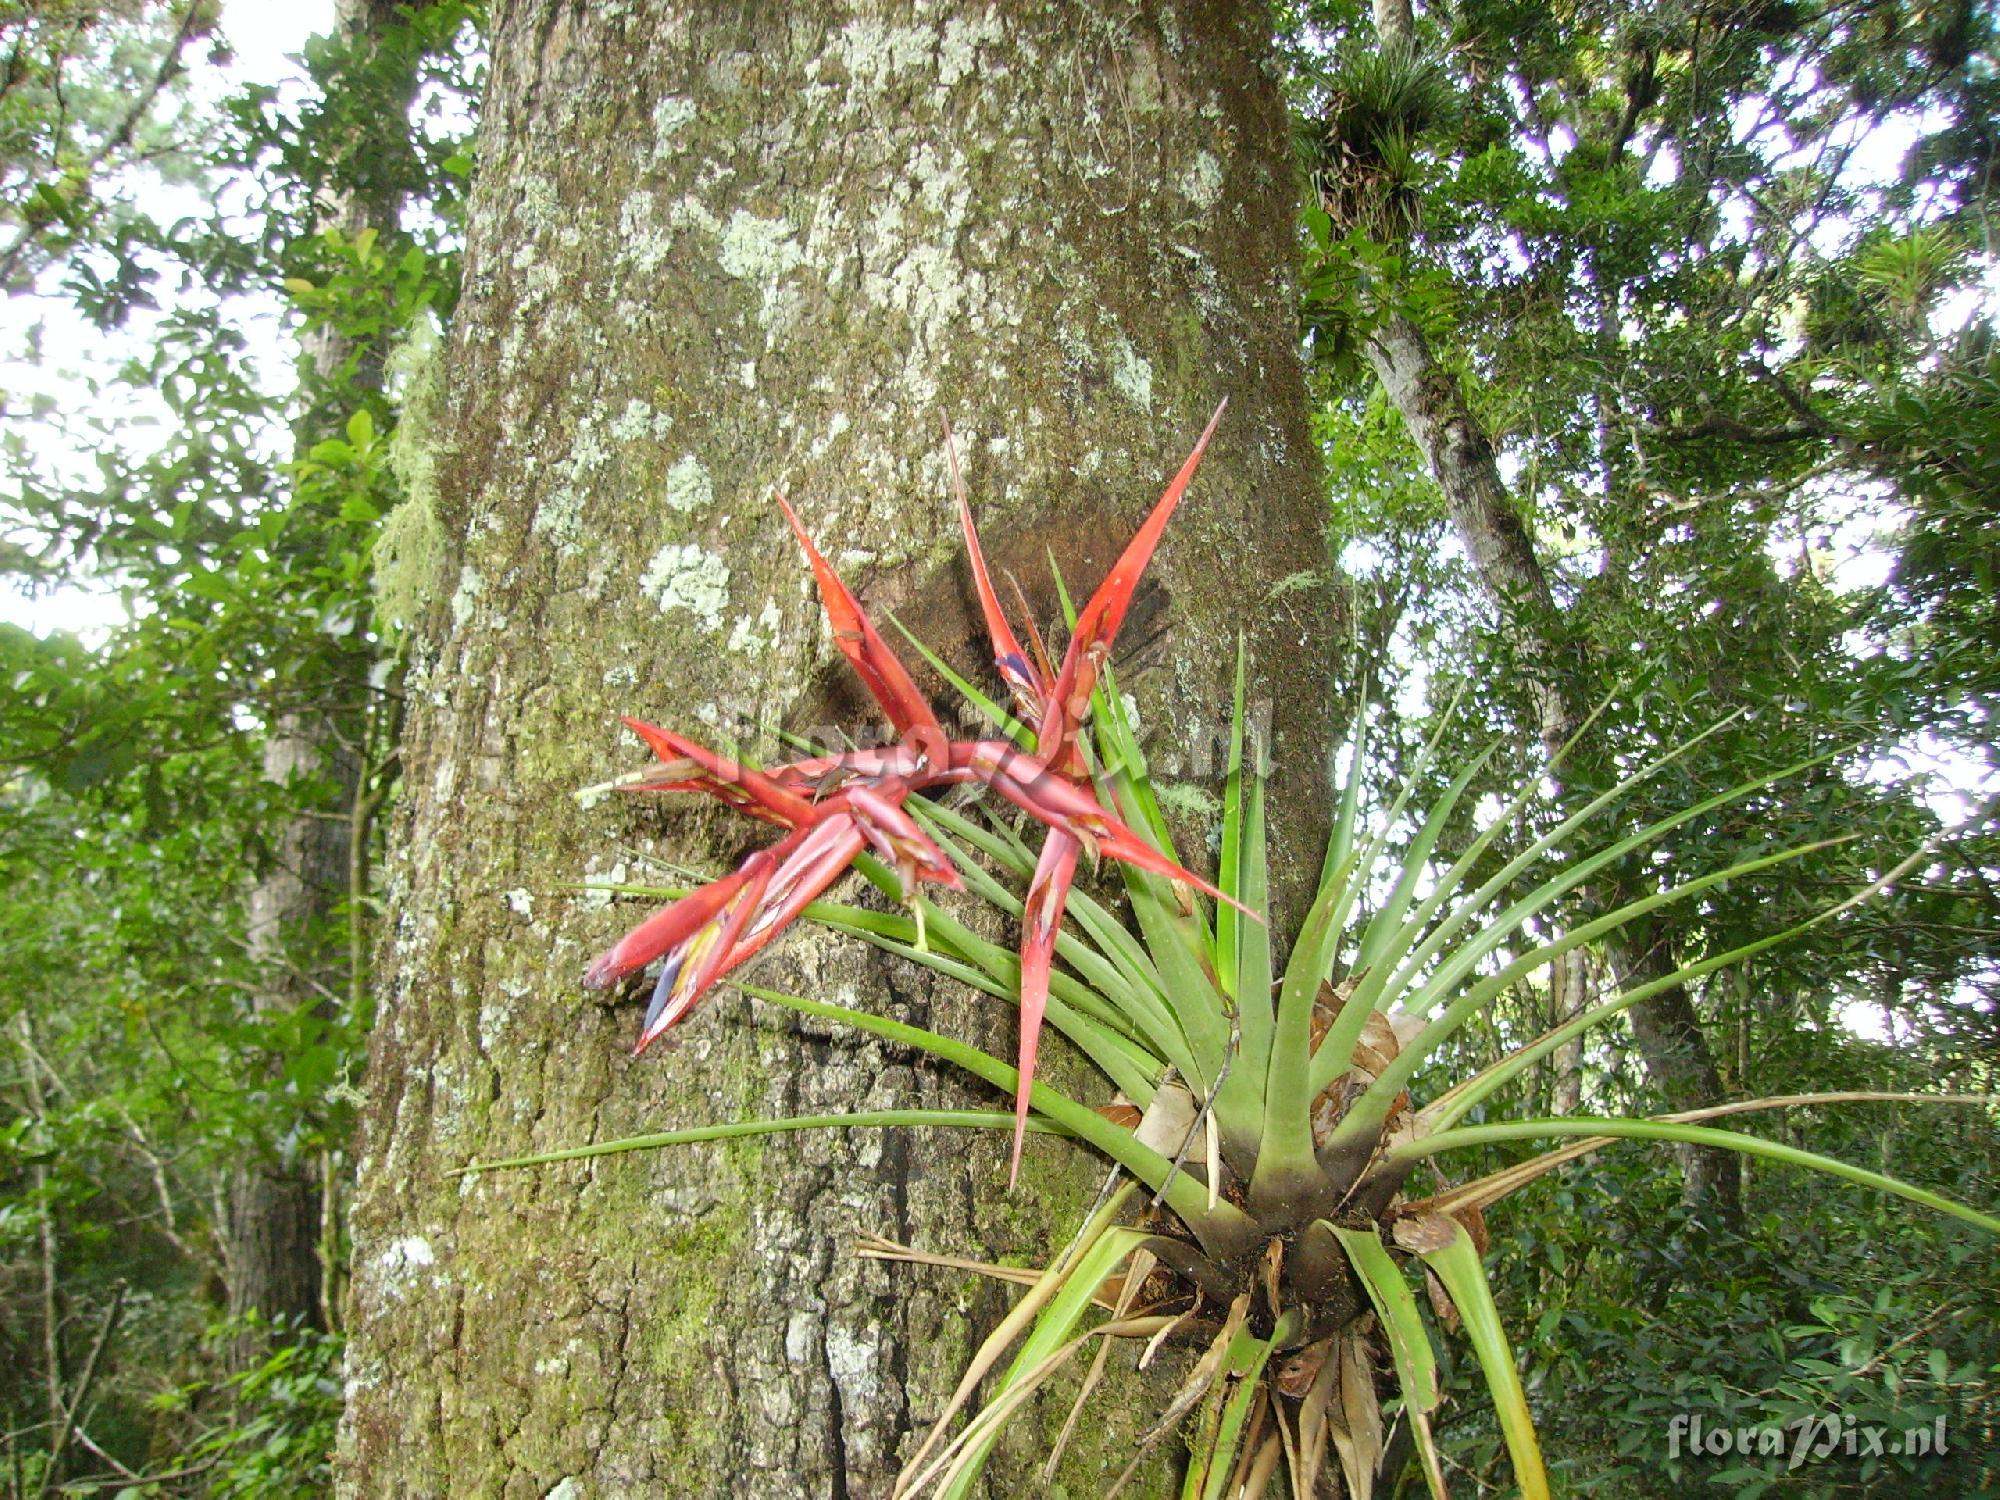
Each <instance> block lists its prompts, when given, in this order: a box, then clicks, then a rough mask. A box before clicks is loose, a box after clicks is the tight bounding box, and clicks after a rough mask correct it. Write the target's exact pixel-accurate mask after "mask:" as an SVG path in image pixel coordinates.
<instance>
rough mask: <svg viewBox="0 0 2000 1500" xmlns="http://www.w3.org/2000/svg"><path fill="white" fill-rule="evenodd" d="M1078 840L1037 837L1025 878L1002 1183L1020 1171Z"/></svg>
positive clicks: (1057, 832)
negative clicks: (1009, 1137)
mask: <svg viewBox="0 0 2000 1500" xmlns="http://www.w3.org/2000/svg"><path fill="white" fill-rule="evenodd" d="M1081 847H1082V846H1081V845H1080V844H1078V842H1077V840H1076V839H1075V838H1073V837H1072V836H1071V835H1069V834H1067V833H1065V832H1063V831H1062V830H1061V829H1060V828H1051V829H1050V830H1049V834H1048V837H1047V838H1046V839H1044V840H1043V841H1042V854H1041V858H1040V859H1038V860H1037V861H1036V862H1035V873H1034V877H1033V878H1032V879H1031V880H1030V881H1029V882H1028V899H1027V901H1026V902H1025V903H1024V904H1023V906H1022V908H1021V1041H1020V1053H1019V1057H1020V1074H1021V1076H1020V1080H1019V1082H1018V1083H1017V1084H1016V1086H1015V1089H1014V1149H1013V1153H1012V1154H1011V1155H1010V1156H1009V1157H1008V1159H1007V1187H1008V1189H1009V1190H1010V1191H1011V1190H1012V1188H1013V1186H1014V1184H1015V1182H1016V1181H1018V1180H1019V1178H1020V1175H1021V1146H1022V1143H1023V1142H1024V1141H1025V1140H1026V1139H1027V1135H1028V1099H1029V1096H1030V1095H1031V1094H1032V1093H1033V1092H1034V1087H1035V1055H1036V1053H1037V1051H1038V1050H1039V1048H1040V1045H1041V1037H1042V1017H1043V1015H1044V1014H1045V1013H1046V1012H1047V1010H1048V1003H1049V968H1050V964H1051V962H1052V960H1053V958H1054V954H1055V947H1056V935H1057V933H1058V932H1060V931H1061V929H1062V916H1063V907H1064V906H1066V905H1067V904H1068V902H1069V888H1070V882H1071V881H1073V880H1074V879H1075V878H1076V857H1077V854H1078V852H1079V850H1080V849H1081Z"/></svg>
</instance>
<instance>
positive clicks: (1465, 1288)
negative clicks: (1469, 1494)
mask: <svg viewBox="0 0 2000 1500" xmlns="http://www.w3.org/2000/svg"><path fill="white" fill-rule="evenodd" d="M1424 1224H1425V1227H1427V1228H1433V1227H1434V1228H1435V1229H1436V1230H1437V1231H1438V1233H1439V1235H1440V1237H1442V1238H1443V1240H1444V1242H1443V1243H1442V1244H1440V1245H1438V1246H1437V1247H1435V1248H1428V1249H1426V1248H1418V1247H1417V1246H1415V1245H1412V1246H1411V1248H1412V1249H1414V1250H1415V1251H1416V1253H1417V1254H1418V1255H1420V1256H1422V1257H1423V1261H1424V1264H1425V1265H1427V1266H1429V1267H1430V1268H1431V1269H1432V1270H1433V1271H1435V1272H1437V1278H1438V1280H1439V1281H1442V1282H1443V1283H1444V1289H1445V1290H1446V1291H1447V1292H1449V1293H1450V1294H1451V1300H1452V1302H1453V1303H1454V1304H1455V1305H1456V1306H1457V1308H1458V1315H1459V1317H1461V1318H1463V1319H1464V1320H1465V1332H1466V1336H1467V1337H1468V1338H1470V1339H1471V1341H1472V1352H1473V1353H1474V1355H1476V1356H1477V1357H1478V1360H1479V1368H1480V1370H1481V1371H1482V1372H1483V1373H1484V1374H1485V1376H1486V1389H1487V1390H1488V1391H1490V1392H1491V1393H1492V1395H1493V1409H1494V1412H1495V1413H1496V1414H1497V1415H1498V1416H1499V1418H1500V1432H1501V1435H1502V1436H1503V1437H1505V1438H1506V1440H1507V1455H1508V1457H1510V1458H1512V1459H1513V1460H1514V1482H1515V1483H1516V1484H1518V1485H1519V1486H1520V1487H1521V1494H1522V1496H1523V1500H1548V1494H1549V1475H1548V1470H1547V1469H1546V1468H1545V1467H1544V1466H1543V1464H1542V1447H1541V1444H1540V1443H1539V1442H1538V1441H1537V1440H1536V1438H1535V1422H1534V1418H1533V1417H1532V1416H1531V1415H1530V1414H1529V1412H1528V1394H1527V1392H1526V1391H1524V1390H1522V1389H1521V1372H1520V1371H1519V1370H1517V1369H1515V1368H1514V1350H1513V1347H1512V1346H1511V1345H1510V1344H1509V1343H1508V1342H1507V1330H1506V1328H1505V1327H1504V1326H1502V1324H1501V1322H1500V1309H1499V1308H1497V1307H1495V1306H1494V1305H1493V1288H1492V1287H1491V1286H1490V1285H1489V1284H1488V1283H1487V1280H1486V1267H1485V1265H1484V1263H1483V1262H1481V1260H1480V1258H1479V1250H1478V1247H1477V1246H1475V1245H1474V1244H1473V1243H1472V1236H1471V1235H1469V1234H1467V1233H1466V1232H1465V1227H1464V1226H1463V1225H1461V1224H1460V1223H1459V1222H1458V1221H1457V1220H1456V1219H1454V1218H1451V1217H1450V1216H1448V1215H1446V1214H1433V1215H1430V1216H1429V1217H1428V1218H1427V1219H1426V1220H1425V1221H1424Z"/></svg>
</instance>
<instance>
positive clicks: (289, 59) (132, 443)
mask: <svg viewBox="0 0 2000 1500" xmlns="http://www.w3.org/2000/svg"><path fill="white" fill-rule="evenodd" d="M333 24H334V19H333V0H294V3H291V4H288V5H273V4H271V3H269V0H228V3H227V4H225V5H224V7H223V19H222V35H223V37H224V38H225V39H226V40H227V41H228V44H229V47H230V50H231V53H232V56H231V59H230V61H229V62H228V64H227V65H226V66H222V67H218V66H216V65H215V64H213V63H212V62H210V61H209V60H208V47H207V44H206V43H197V44H196V45H195V47H194V48H193V49H191V51H190V53H189V61H190V62H191V63H192V65H193V66H192V69H191V73H190V79H189V90H190V93H191V95H192V97H193V99H194V101H195V103H196V105H197V106H198V107H199V106H213V105H214V104H216V103H217V102H218V101H220V100H221V99H223V98H225V97H227V96H228V95H229V94H231V93H233V92H235V91H237V90H238V89H241V88H243V87H244V86H246V85H248V84H252V83H269V84H272V85H275V86H277V87H279V88H280V89H281V90H282V91H284V92H286V93H296V92H297V91H299V90H301V89H303V87H304V77H305V70H304V68H303V66H302V65H301V64H300V63H299V62H297V61H296V60H295V58H296V55H297V54H298V53H300V52H301V51H303V49H304V47H305V44H306V41H307V39H308V38H309V37H312V36H314V35H317V34H324V33H327V32H330V31H332V30H333ZM119 186H122V187H123V189H124V190H125V191H126V192H127V193H128V194H129V196H130V198H131V200H132V201H133V202H134V203H135V204H136V205H137V206H138V207H139V209H140V210H141V211H143V212H145V213H147V214H149V215H152V216H154V217H156V218H159V219H160V220H162V221H163V222H172V221H173V220H175V219H177V218H183V217H190V216H194V215H197V214H203V213H206V212H207V211H208V209H209V207H210V199H209V198H208V197H207V195H205V194H204V193H203V192H202V191H201V190H200V189H199V188H197V187H194V186H192V185H188V184H168V183H162V182H160V181H158V180H157V179H155V178H154V177H153V176H152V175H151V174H150V173H149V172H148V171H146V170H145V169H143V168H141V169H138V170H135V171H133V172H132V173H130V174H129V175H128V177H127V178H126V180H125V181H124V182H123V183H122V184H119ZM242 196H243V192H242V184H240V183H238V184H221V185H220V190H219V192H218V194H217V199H218V201H220V202H222V203H224V204H225V205H227V204H229V203H231V202H240V201H241V199H242ZM56 282H57V278H56V277H48V278H45V282H44V291H45V295H39V296H21V297H13V298H8V299H5V300H4V301H0V388H4V389H5V390H6V391H7V393H8V396H9V399H10V401H11V402H13V403H17V404H21V405H32V404H33V403H36V402H37V401H40V402H44V403H53V407H54V409H55V410H57V411H60V412H62V413H64V414H65V415H66V416H68V417H69V418H70V419H72V421H74V422H75V423H76V426H77V431H76V432H75V434H74V435H73V436H72V435H65V434H62V433H60V432H58V431H56V430H55V429H54V428H52V427H51V426H49V425H48V424H45V423H41V422H34V421H30V422H24V423H22V424H21V425H20V427H19V429H18V430H19V431H20V432H21V433H22V434H23V435H24V436H25V437H26V439H27V441H28V442H29V443H30V444H31V445H32V446H33V448H34V450H35V452H36V456H37V457H38V458H39V459H40V461H41V464H42V467H43V469H44V471H45V472H46V473H47V474H48V475H50V476H51V478H53V479H54V480H56V481H58V482H60V481H65V480H66V481H69V482H72V483H82V482H85V481H86V480H87V478H88V476H90V475H91V474H92V473H93V472H94V470H95V447H94V445H88V444H86V443H85V441H84V438H85V435H86V434H87V432H88V428H87V426H86V425H85V424H86V422H87V420H88V419H89V418H92V417H96V418H99V419H103V420H106V421H115V423H116V430H117V435H118V440H119V441H120V442H121V444H122V445H123V446H124V447H126V448H127V449H128V450H129V451H133V452H143V451H145V450H146V449H147V448H149V447H151V446H154V445H155V444H156V443H157V442H158V437H157V435H158V434H162V433H165V432H167V431H170V430H171V424H172V423H173V421H174V415H173V412H172V410H171V409H170V408H169V407H168V406H167V404H166V402H165V401H163V400H162V399H161V398H160V396H159V394H158V393H157V392H156V391H152V390H149V389H145V388H142V387H134V386H129V385H118V384H112V383H111V377H112V376H113V375H114V373H115V372H116V370H117V368H118V366H119V365H120V364H121V363H123V362H124V361H126V360H129V359H133V358H137V357H139V356H140V355H141V354H142V353H143V352H144V351H145V350H146V348H147V347H148V346H149V345H150V343H151V342H152V340H153V337H154V335H155V333H156V332H157V330H158V328H159V325H160V322H161V319H162V314H161V313H159V312H149V311H143V310H142V311H137V312H135V313H134V314H133V315H132V317H131V318H130V320H129V321H128V323H127V325H126V327H124V328H122V329H117V330H113V331H112V332H110V333H105V332H103V331H100V330H99V329H98V328H96V327H95V326H94V325H92V324H91V323H90V322H88V321H87V320H86V319H84V318H83V317H82V316H81V315H80V314H79V313H78V312H77V311H76V309H75V308H74V307H73V306H72V305H71V304H70V302H69V300H68V298H67V297H66V296H64V295H63V294H62V293H60V292H59V291H56V290H55V287H56ZM156 291H158V292H159V294H160V300H161V301H162V303H163V304H164V305H165V306H166V307H167V308H168V309H171V308H172V306H173V304H174V300H175V299H174V294H173V287H172V286H171V284H170V283H169V282H168V281H167V279H165V278H163V280H162V283H161V284H160V285H159V286H158V287H157V288H156ZM234 313H235V317H234V319H233V321H235V322H236V323H237V325H238V326H239V327H241V328H242V329H243V330H244V332H245V334H246V336H247V338H248V340H249V349H248V351H247V354H246V358H247V359H248V360H249V362H250V363H251V364H252V365H253V366H254V368H255V369H256V371H257V374H258V377H259V381H260V384H261V385H262V386H263V387H264V388H265V389H266V390H269V391H271V392H273V393H274V394H283V393H284V392H287V391H289V390H290V389H291V388H292V384H293V381H292V373H291V368H292V360H293V358H294V356H295V352H296V351H295V347H294V345H293V342H292V339H291V336H290V334H289V332H288V331H287V329H286V327H285V321H284V309H283V307H282V305H281V304H280V303H279V302H278V301H277V299H275V298H270V297H251V298H243V299H239V301H238V302H237V303H236V305H235V308H234ZM37 330H39V333H40V341H41V343H42V346H43V347H44V348H45V349H47V350H51V351H61V352H60V353H59V354H58V355H57V356H56V357H55V358H54V359H53V360H52V362H50V363H46V364H43V363H38V362H35V361H32V360H30V359H28V358H26V357H25V355H26V352H27V347H28V344H29V342H30V340H31V338H32V337H34V335H35V333H36V332H37ZM94 385H95V386H97V387H99V389H93V386H94ZM271 441H272V444H273V451H272V456H274V457H275V456H277V455H278V451H279V450H278V446H277V445H279V444H280V443H282V442H288V441H289V438H288V435H286V434H284V433H283V432H274V433H273V434H272V435H271ZM4 524H5V523H4V519H0V526H4ZM128 618H130V611H129V610H128V608H127V605H126V601H125V600H124V599H123V598H121V597H120V595H119V593H118V591H117V590H116V589H115V588H113V587H111V586H109V585H101V586H96V587H92V586H90V585H87V584H79V583H63V584H60V585H57V586H56V587H54V588H51V589H48V590H46V591H44V592H43V593H42V594H41V595H40V596H39V597H31V596H30V595H28V594H27V593H25V592H24V591H23V590H22V589H21V588H20V586H19V585H18V584H17V583H16V582H14V581H13V580H0V620H5V621H10V622H12V623H14V624H17V625H21V626H23V627H25V628H26V629H28V630H31V631H33V632H35V633H36V634H37V635H47V634H50V633H51V632H54V631H58V630H66V631H71V632H73V633H75V634H76V635H78V636H80V637H81V638H82V639H84V640H85V641H86V642H92V643H96V642H101V641H102V640H103V639H104V638H105V637H106V636H107V635H109V634H110V633H111V631H113V630H114V629H116V628H117V627H118V626H119V625H121V624H123V623H124V622H125V621H126V620H127V619H128Z"/></svg>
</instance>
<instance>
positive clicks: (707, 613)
mask: <svg viewBox="0 0 2000 1500" xmlns="http://www.w3.org/2000/svg"><path fill="white" fill-rule="evenodd" d="M639 592H640V593H642V594H644V595H645V596H646V597H647V598H648V599H651V600H652V601H653V602H654V603H655V604H657V605H659V607H660V612H661V613H662V614H667V613H669V612H671V611H673V610H677V609H680V610H686V611H687V612H688V613H689V614H691V615H693V616H694V617H695V619H697V620H698V621H700V622H701V626H702V628H703V629H704V630H709V631H715V630H720V629H721V628H722V611H723V608H724V607H725V606H726V605H727V604H728V603H729V564H728V563H726V562H724V561H723V560H722V559H721V558H719V557H717V556H716V555H715V554H714V553H713V552H710V551H708V550H707V549H706V548H705V547H701V546H699V545H697V544H696V543H694V542H669V543H668V544H667V545H666V546H664V547H662V548H661V549H660V550H659V551H658V552H655V553H654V554H653V560H652V561H651V562H649V563H647V564H646V571H645V572H644V573H642V574H640V575H639Z"/></svg>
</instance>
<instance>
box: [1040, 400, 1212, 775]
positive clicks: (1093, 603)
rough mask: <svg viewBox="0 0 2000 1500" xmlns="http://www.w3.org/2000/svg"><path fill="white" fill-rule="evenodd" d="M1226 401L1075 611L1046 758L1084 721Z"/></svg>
mask: <svg viewBox="0 0 2000 1500" xmlns="http://www.w3.org/2000/svg"><path fill="white" fill-rule="evenodd" d="M1228 405H1229V400H1228V398H1227V397H1224V398H1223V400H1222V401H1221V403H1220V404H1219V405H1217V407H1216V408H1215V415H1214V416H1212V417H1210V418H1209V419H1208V426H1207V427H1205V428H1203V429H1202V434H1201V437H1200V438H1199V439H1198V440H1197V441H1196V443H1195V445H1194V451H1193V452H1192V453H1190V454H1189V455H1188V456H1187V460H1186V462H1184V463H1183V464H1182V465H1181V467H1180V472H1179V473H1178V474H1176V475H1174V478H1173V482H1172V483H1171V484H1169V485H1168V486H1167V488H1166V491H1165V493H1163V494H1162V495H1161V496H1160V498H1159V500H1158V501H1157V502H1156V503H1155V504H1154V506H1153V509H1152V511H1151V512H1150V513H1149V514H1148V515H1147V517H1146V519H1145V520H1144V521H1143V522H1141V523H1140V525H1139V529H1138V531H1137V532H1136V533H1134V535H1133V537H1132V540H1131V541H1129V542H1127V543H1126V544H1125V550H1124V551H1123V552H1122V553H1120V554H1119V556H1118V560H1117V561H1116V562H1114V563H1113V564H1112V565H1111V571H1110V572H1109V573H1106V574H1105V575H1104V581H1103V582H1102V583H1100V584H1099V585H1098V586H1097V592H1096V593H1094V594H1092V595H1091V596H1090V602H1089V603H1088V604H1086V605H1084V607H1083V610H1082V612H1081V613H1079V614H1078V615H1077V617H1076V631H1075V633H1074V634H1073V635H1071V636H1070V641H1069V649H1068V650H1067V651H1065V652H1064V653H1063V664H1062V670H1061V671H1060V672H1059V673H1057V674H1056V680H1055V684H1054V686H1053V687H1052V688H1051V689H1050V691H1049V695H1048V705H1047V707H1046V708H1045V709H1044V711H1043V714H1042V722H1041V723H1040V724H1039V725H1038V726H1037V733H1038V736H1039V738H1038V742H1037V743H1038V744H1039V746H1040V749H1041V752H1042V754H1043V755H1044V756H1046V757H1047V758H1048V759H1050V760H1052V761H1053V760H1056V759H1059V758H1061V757H1062V756H1063V754H1064V752H1066V751H1067V749H1068V747H1069V742H1070V741H1071V740H1072V739H1073V738H1075V736H1076V732H1077V729H1078V727H1079V726H1080V725H1081V724H1082V723H1083V716H1084V712H1085V710H1086V709H1087V708H1088V707H1089V705H1090V694H1091V690H1092V689H1093V688H1095V687H1096V685H1097V671H1098V667H1099V665H1100V664H1101V663H1102V661H1103V660H1104V658H1105V657H1106V656H1107V655H1108V654H1109V653H1110V650H1111V644H1112V642H1113V640H1115V639H1116V637H1117V635H1118V627H1119V626H1120V625H1122V624H1124V623H1125V611H1126V610H1127V609H1128V608H1130V607H1131V603H1132V591H1133V590H1134V589H1135V588H1137V587H1138V584H1139V579H1140V577H1141V576H1142V575H1143V574H1144V573H1145V571H1146V565H1147V564H1148V563H1149V562H1151V561H1152V559H1153V553H1154V551H1155V549H1156V548H1158V546H1159V545H1160V537H1161V535H1162V534H1163V533H1164V532H1165V531H1166V529H1167V522H1168V521H1169V520H1171V519H1172V518H1173V514H1174V507H1175V506H1176V505H1178V504H1180V500H1181V496H1182V495H1184V494H1186V493H1187V487H1188V484H1189V482H1190V481H1191V480H1193V478H1194V471H1195V470H1196V469H1197V468H1199V467H1200V466H1201V459H1202V455H1203V454H1204V453H1206V452H1207V451H1208V440H1209V439H1210V438H1212V437H1214V436H1215V429H1216V425H1217V424H1218V423H1220V422H1221V421H1222V413H1223V410H1224V409H1225V408H1226V407H1227V406H1228Z"/></svg>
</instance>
